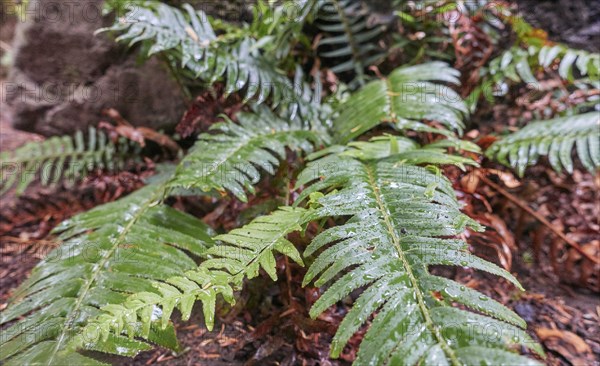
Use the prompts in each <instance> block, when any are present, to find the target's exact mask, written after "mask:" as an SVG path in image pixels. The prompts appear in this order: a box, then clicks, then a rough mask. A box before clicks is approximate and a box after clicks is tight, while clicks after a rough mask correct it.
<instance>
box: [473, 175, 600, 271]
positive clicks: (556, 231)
mask: <svg viewBox="0 0 600 366" xmlns="http://www.w3.org/2000/svg"><path fill="white" fill-rule="evenodd" d="M477 175H478V176H479V178H480V179H481V180H482V181H483V182H484V183H485V184H487V185H488V186H490V187H492V188H494V189H495V190H496V191H498V193H500V194H501V195H503V196H504V197H506V198H508V199H509V200H510V201H511V202H513V203H514V204H515V205H517V206H519V207H520V208H521V209H523V210H525V211H527V212H528V213H529V214H530V215H531V216H533V217H535V218H536V219H537V220H538V221H540V222H541V223H542V224H544V225H546V226H547V227H548V229H550V230H552V232H553V233H554V234H556V235H557V236H558V237H559V238H561V239H562V240H564V241H565V242H566V243H567V244H569V245H570V246H571V247H573V248H574V249H575V250H577V251H578V252H579V253H580V254H581V255H583V256H584V257H586V258H587V259H589V260H591V261H592V262H594V263H596V264H600V260H599V259H598V258H596V257H594V256H593V255H591V254H589V253H588V252H586V251H585V250H583V248H581V246H579V244H577V243H576V242H574V241H573V240H571V239H569V238H568V237H567V236H566V235H565V234H564V233H563V232H562V231H561V230H559V229H557V228H556V227H555V226H554V225H552V224H551V223H550V222H549V221H548V220H547V219H546V218H545V217H544V216H542V215H540V214H539V213H537V212H535V211H534V210H533V209H532V208H531V207H529V206H528V205H527V204H526V203H523V202H522V201H521V200H520V199H518V198H517V197H515V196H514V195H512V194H510V193H509V192H507V191H506V190H505V189H504V188H502V187H500V186H499V185H497V184H496V183H494V182H492V181H491V180H489V179H487V178H486V177H485V175H484V174H482V173H481V172H479V171H478V172H477Z"/></svg>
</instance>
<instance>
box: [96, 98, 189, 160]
mask: <svg viewBox="0 0 600 366" xmlns="http://www.w3.org/2000/svg"><path fill="white" fill-rule="evenodd" d="M102 113H103V114H104V115H106V116H108V117H110V118H112V119H113V120H114V121H115V122H116V123H117V126H113V125H112V124H110V123H108V122H106V121H101V122H100V123H99V124H98V127H99V128H103V129H105V130H107V131H108V132H109V134H110V135H111V137H112V138H116V136H123V137H125V138H126V139H128V140H131V141H134V142H137V143H138V144H140V146H141V147H145V146H146V140H150V141H154V142H156V143H157V144H158V145H160V146H163V147H166V148H167V149H169V150H171V151H172V152H177V151H179V145H178V144H177V143H176V142H175V141H173V139H171V138H170V137H169V136H167V135H165V134H163V133H160V132H157V131H155V130H153V129H152V128H149V127H134V126H132V125H131V123H129V122H128V121H127V120H126V119H125V118H123V117H122V116H121V114H120V113H119V112H118V111H117V110H115V109H114V108H107V109H105V110H103V111H102Z"/></svg>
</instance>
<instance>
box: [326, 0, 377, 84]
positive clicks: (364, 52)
mask: <svg viewBox="0 0 600 366" xmlns="http://www.w3.org/2000/svg"><path fill="white" fill-rule="evenodd" d="M318 10H319V11H318V14H317V19H316V22H315V24H316V26H317V27H318V28H319V29H320V30H321V31H323V32H325V36H324V37H323V38H322V39H321V41H320V42H319V47H320V48H321V51H320V52H319V56H321V57H323V58H331V59H340V58H342V59H346V61H342V62H340V63H338V64H336V65H335V66H333V67H332V68H331V71H332V72H334V73H336V74H338V73H342V72H346V71H354V73H355V75H356V76H355V80H354V81H355V82H358V83H359V84H360V85H364V83H365V75H364V70H365V69H366V68H367V67H368V66H369V65H372V64H373V63H375V62H376V61H377V60H379V59H381V58H383V56H384V52H383V50H382V49H381V48H380V47H378V46H377V42H375V40H376V39H377V37H379V36H380V35H381V34H382V33H383V28H382V27H381V26H376V27H370V26H369V25H368V21H367V15H368V11H367V9H366V8H364V7H363V4H362V2H361V1H356V0H322V1H319V4H318ZM323 46H325V47H327V48H331V50H328V51H323V50H322V49H323Z"/></svg>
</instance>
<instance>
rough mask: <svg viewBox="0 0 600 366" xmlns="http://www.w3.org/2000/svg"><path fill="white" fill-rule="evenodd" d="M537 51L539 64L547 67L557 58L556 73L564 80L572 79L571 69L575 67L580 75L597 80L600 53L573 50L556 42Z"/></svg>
mask: <svg viewBox="0 0 600 366" xmlns="http://www.w3.org/2000/svg"><path fill="white" fill-rule="evenodd" d="M536 51H537V55H538V62H539V64H540V66H542V67H544V68H548V67H549V66H550V65H551V64H552V63H553V62H554V60H555V59H557V58H558V59H559V60H560V61H559V65H558V74H559V75H560V76H561V77H562V78H563V79H565V80H572V79H573V70H574V69H577V70H578V72H579V74H580V75H581V76H589V77H590V78H591V79H595V80H598V77H600V54H598V53H590V52H587V51H583V50H575V49H572V48H569V47H567V46H564V45H561V44H557V45H554V46H544V47H542V48H540V49H539V50H536Z"/></svg>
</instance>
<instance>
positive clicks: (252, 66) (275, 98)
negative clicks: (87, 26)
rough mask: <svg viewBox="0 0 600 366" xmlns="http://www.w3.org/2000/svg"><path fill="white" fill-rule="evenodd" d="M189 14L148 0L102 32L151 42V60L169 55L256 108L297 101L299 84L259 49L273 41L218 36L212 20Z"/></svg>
mask: <svg viewBox="0 0 600 366" xmlns="http://www.w3.org/2000/svg"><path fill="white" fill-rule="evenodd" d="M183 7H184V9H185V12H184V11H181V10H179V9H177V8H174V7H171V6H169V5H166V4H162V3H160V2H158V1H144V2H141V4H140V6H139V7H135V9H132V10H131V11H130V12H128V13H127V14H126V15H125V16H124V17H122V18H120V19H119V20H118V22H117V23H115V24H114V25H113V26H112V27H109V28H104V29H102V30H101V31H115V32H119V33H122V34H121V35H120V36H119V37H117V41H123V42H128V43H129V45H133V44H136V43H138V42H147V43H150V44H151V46H150V47H149V51H148V55H149V56H150V55H153V54H156V53H168V54H169V55H171V56H173V57H174V58H175V59H177V60H179V61H180V62H181V68H187V69H189V70H190V71H191V72H192V73H193V75H194V77H196V78H201V79H202V80H204V81H206V82H210V83H213V82H215V81H217V80H219V79H224V80H225V93H226V94H231V93H234V92H238V91H242V90H244V92H245V101H248V100H250V99H253V98H255V102H256V104H261V103H263V102H264V101H265V100H266V99H267V98H269V97H270V98H271V102H272V105H273V106H277V105H278V104H279V103H280V102H282V101H286V102H293V101H294V99H295V97H296V96H295V90H294V85H292V83H291V81H290V80H289V79H288V77H287V75H286V74H285V73H284V72H282V71H281V70H279V69H278V68H277V64H275V63H274V62H273V60H272V59H270V58H268V57H265V56H263V55H262V54H261V52H260V48H261V47H262V45H264V44H265V43H268V41H269V39H268V38H267V37H265V38H264V39H254V38H252V37H250V36H248V35H244V34H242V35H239V34H234V35H232V36H229V35H227V34H225V35H222V36H219V37H217V36H216V34H215V31H214V29H213V27H212V25H211V23H210V22H209V18H208V17H207V15H206V14H205V13H204V12H202V11H200V10H198V11H197V10H194V9H193V8H192V7H191V6H190V5H188V4H184V5H183Z"/></svg>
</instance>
